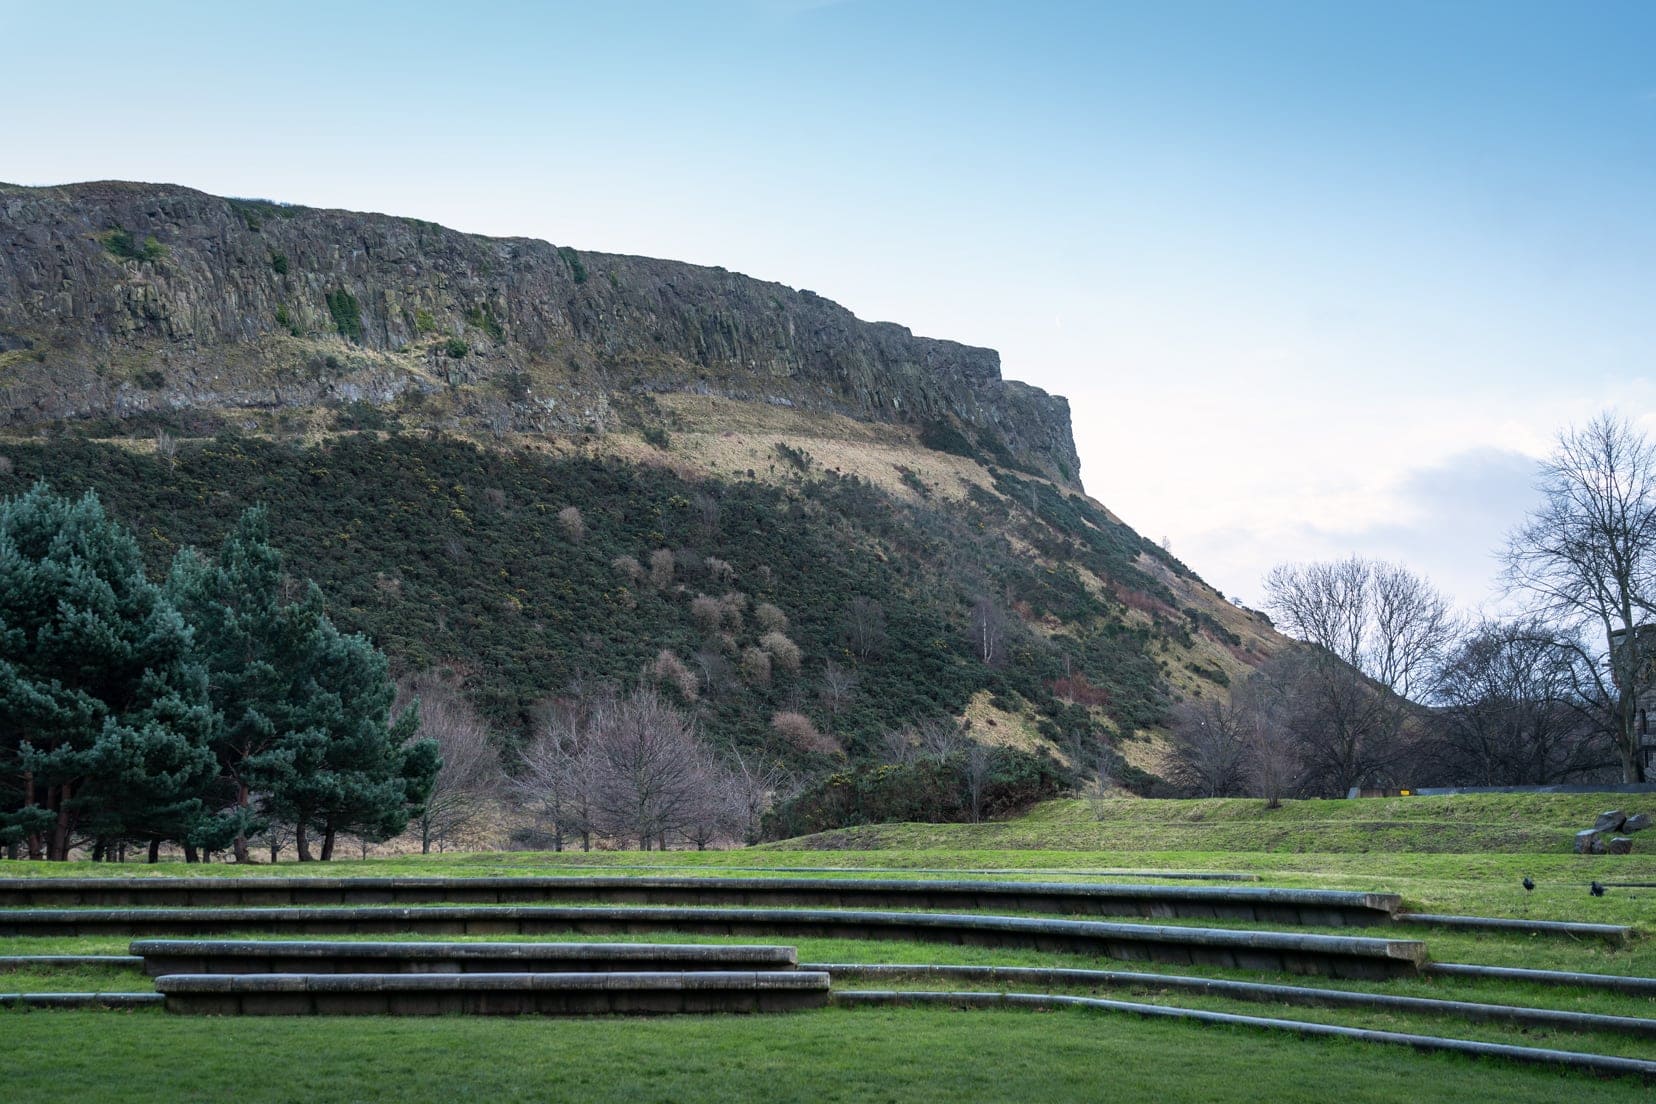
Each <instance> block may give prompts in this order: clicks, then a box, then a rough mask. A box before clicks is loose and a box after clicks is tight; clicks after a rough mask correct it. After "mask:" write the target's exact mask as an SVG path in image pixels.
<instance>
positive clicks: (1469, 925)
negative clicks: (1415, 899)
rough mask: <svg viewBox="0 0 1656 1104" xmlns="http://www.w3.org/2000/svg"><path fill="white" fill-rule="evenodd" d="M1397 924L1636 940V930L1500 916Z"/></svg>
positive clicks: (1417, 918) (1402, 918) (1436, 917)
mask: <svg viewBox="0 0 1656 1104" xmlns="http://www.w3.org/2000/svg"><path fill="white" fill-rule="evenodd" d="M1397 921H1398V923H1402V924H1423V925H1425V926H1427V927H1433V928H1460V929H1464V930H1469V931H1502V932H1518V933H1520V934H1522V935H1562V936H1565V937H1566V938H1569V939H1602V940H1604V941H1605V942H1607V943H1629V942H1632V940H1633V929H1632V928H1629V927H1624V926H1622V925H1620V924H1582V923H1576V922H1574V921H1565V920H1517V919H1511V918H1508V917H1499V916H1445V915H1441V914H1438V913H1431V912H1404V913H1399V914H1398V915H1397Z"/></svg>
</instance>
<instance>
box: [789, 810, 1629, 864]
mask: <svg viewBox="0 0 1656 1104" xmlns="http://www.w3.org/2000/svg"><path fill="white" fill-rule="evenodd" d="M1623 801H1626V802H1627V803H1628V804H1626V805H1621V804H1620V803H1621V802H1623ZM1614 807H1623V808H1631V809H1634V810H1637V809H1641V808H1645V807H1650V808H1651V809H1652V810H1653V811H1656V795H1653V796H1652V797H1650V798H1646V797H1644V796H1642V795H1622V794H1467V795H1460V796H1452V797H1400V798H1388V799H1366V800H1361V801H1320V800H1318V801H1285V802H1283V803H1282V806H1281V808H1278V809H1267V808H1266V807H1265V803H1264V802H1263V801H1260V800H1257V799H1251V798H1210V799H1205V800H1145V799H1142V798H1115V799H1111V800H1104V801H1085V800H1070V801H1048V802H1045V803H1043V804H1041V805H1039V806H1037V807H1036V808H1035V809H1033V810H1032V811H1031V812H1030V813H1029V814H1028V815H1026V816H1023V817H1019V818H1016V819H1013V820H1006V821H997V822H994V823H988V824H877V825H868V826H865V827H858V828H844V829H839V830H837V831H833V832H823V833H820V834H818V835H816V836H807V837H804V838H802V839H799V840H790V841H786V842H784V843H782V844H775V845H771V846H777V847H788V848H799V847H805V848H812V849H824V850H863V849H874V850H882V851H884V850H892V849H897V850H936V849H948V850H973V851H975V850H1041V851H1151V852H1155V851H1174V852H1190V851H1224V852H1262V851H1264V852H1338V853H1349V854H1372V853H1376V852H1408V853H1411V854H1421V853H1449V854H1465V853H1473V852H1488V851H1494V852H1522V853H1528V854H1536V853H1541V854H1546V853H1561V854H1568V853H1569V852H1570V849H1571V844H1572V837H1573V836H1574V835H1575V833H1576V832H1577V831H1579V830H1580V829H1582V828H1590V827H1592V825H1593V819H1594V817H1596V816H1597V815H1598V813H1599V812H1600V811H1602V810H1604V809H1608V808H1614ZM1645 838H1646V839H1649V840H1650V841H1651V844H1652V845H1653V846H1656V832H1653V833H1651V835H1650V836H1647V837H1645ZM1635 847H1637V844H1636V845H1635ZM1600 857H1604V856H1600Z"/></svg>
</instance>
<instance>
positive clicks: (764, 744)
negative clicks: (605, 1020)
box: [0, 431, 1241, 766]
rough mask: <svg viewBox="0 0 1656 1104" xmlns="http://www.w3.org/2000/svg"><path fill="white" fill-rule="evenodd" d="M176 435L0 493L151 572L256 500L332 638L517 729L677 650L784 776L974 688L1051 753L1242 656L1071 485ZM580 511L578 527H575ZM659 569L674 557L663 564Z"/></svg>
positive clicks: (11, 451) (130, 444) (1105, 730)
mask: <svg viewBox="0 0 1656 1104" xmlns="http://www.w3.org/2000/svg"><path fill="white" fill-rule="evenodd" d="M634 440H636V439H634ZM162 445H163V447H161V448H157V447H155V446H154V444H153V442H150V441H131V440H128V441H122V442H109V441H95V440H88V439H83V438H78V437H66V438H61V439H57V440H52V441H50V442H40V441H36V440H27V441H14V442H11V443H8V444H6V445H5V446H4V457H5V461H6V463H5V464H4V465H0V493H7V494H10V493H16V492H18V491H20V490H22V489H24V488H26V487H27V486H29V485H30V484H31V483H32V482H34V481H35V480H37V479H42V478H44V479H48V480H49V481H50V482H51V483H52V485H53V486H54V488H55V489H57V490H59V491H61V492H70V493H78V492H80V491H83V490H96V491H97V492H98V493H99V494H100V495H101V496H102V497H103V499H104V501H105V503H106V504H107V506H108V507H109V509H110V511H111V512H112V513H113V514H114V515H115V516H116V517H118V518H121V519H122V520H124V521H125V522H126V523H128V524H129V525H131V526H132V527H133V528H134V529H135V530H136V532H137V534H138V536H139V538H140V540H141V541H142V542H143V544H144V546H145V550H146V554H147V555H148V557H149V558H150V561H151V565H152V567H153V569H154V570H155V571H156V572H157V573H159V572H161V571H163V570H164V569H165V566H166V564H167V562H168V561H169V559H170V557H171V556H172V554H173V553H174V552H175V551H176V550H177V549H178V548H180V547H182V546H185V545H192V544H193V545H197V546H204V547H206V546H212V545H214V544H216V542H217V541H218V540H219V539H220V538H221V537H222V535H223V534H224V532H225V531H226V529H227V528H228V527H229V526H230V525H231V524H232V522H233V521H234V519H235V517H236V516H237V514H238V513H239V511H240V510H241V509H242V508H243V507H244V506H245V505H247V504H251V503H254V502H264V503H267V504H268V505H269V506H270V507H271V522H272V528H273V538H274V540H275V542H276V543H277V544H278V546H279V547H281V548H282V549H283V550H284V551H285V552H286V553H287V556H288V563H289V565H290V569H291V570H293V571H294V572H295V573H296V574H301V573H302V574H304V575H308V576H310V577H311V578H314V579H315V580H316V581H317V582H318V583H319V584H320V585H321V587H322V589H323V591H324V593H325V594H326V596H327V598H328V601H329V609H330V612H331V614H332V615H333V616H334V618H335V619H336V620H337V621H338V622H339V623H341V624H342V625H343V626H345V627H347V628H349V629H352V630H359V631H363V632H366V633H367V634H369V635H370V636H371V637H372V638H373V639H374V640H375V641H376V642H377V643H378V644H379V645H380V646H381V647H383V648H384V649H386V650H387V651H388V652H389V653H390V654H391V655H392V657H393V659H394V661H395V663H396V664H397V666H398V667H399V668H401V669H405V670H408V669H418V668H423V667H428V666H433V665H438V664H451V665H454V666H456V667H458V668H460V669H461V670H462V671H464V672H466V674H467V675H468V686H469V688H470V691H471V693H472V694H473V696H474V697H475V698H476V700H477V701H478V703H479V704H480V705H481V706H482V708H483V709H484V710H485V712H486V713H487V715H488V716H489V717H490V718H491V719H492V720H493V721H494V722H495V723H496V724H497V725H498V726H499V727H500V728H501V730H502V731H503V733H504V734H505V736H506V738H507V739H508V740H512V739H516V738H518V737H519V736H521V734H522V733H523V732H524V731H525V730H526V728H527V727H528V726H529V725H530V724H531V723H532V716H533V713H534V709H535V706H536V704H537V703H538V702H540V701H542V700H544V699H545V698H546V697H548V696H549V695H554V694H559V693H563V692H565V690H566V689H567V688H568V687H569V686H570V685H571V684H572V683H574V682H576V681H578V680H589V681H590V680H609V681H617V682H628V681H632V680H636V679H638V678H639V677H640V673H641V671H643V670H644V669H645V668H646V667H647V666H649V665H651V664H653V663H654V662H655V661H656V660H657V657H658V656H659V655H660V654H661V653H662V652H663V651H667V652H670V653H672V654H673V656H675V657H676V658H677V659H678V661H679V662H681V663H683V664H684V665H685V666H686V667H687V668H689V669H690V670H691V671H692V672H693V673H694V674H695V675H696V676H697V678H696V679H695V681H694V683H693V684H692V686H691V688H690V691H689V693H687V694H685V697H686V699H688V698H690V697H692V696H693V697H694V701H689V700H686V704H687V705H690V706H692V707H693V708H694V709H695V710H696V712H697V714H698V716H699V718H700V719H701V720H702V722H703V724H704V726H705V728H706V730H707V731H708V732H709V734H710V735H711V736H712V737H713V738H714V739H715V740H718V741H721V742H725V743H730V744H736V745H740V746H744V747H747V748H751V749H762V750H763V751H764V752H766V753H767V754H770V755H773V756H775V757H778V758H782V759H785V760H787V761H789V762H792V763H794V764H795V765H804V766H809V765H811V764H813V763H827V762H830V761H832V760H833V759H834V757H835V755H836V754H838V752H839V751H843V752H844V753H847V754H849V755H850V756H851V757H852V758H853V759H858V758H866V757H868V756H869V755H870V754H871V753H872V750H873V749H874V747H875V746H876V745H877V742H878V740H879V738H880V736H881V735H882V734H883V733H884V732H886V731H888V730H890V729H894V728H897V727H900V726H902V725H904V724H909V723H913V722H915V721H918V720H922V719H925V718H928V717H937V716H960V715H963V714H965V713H966V712H967V711H968V707H969V706H970V705H971V704H972V703H973V702H974V700H975V701H977V702H978V703H979V704H980V705H981V706H982V708H981V709H979V710H978V714H979V716H980V717H981V718H982V724H983V726H984V728H983V732H984V734H985V735H989V734H990V733H989V729H991V728H994V727H997V726H998V725H999V723H1000V722H997V720H996V718H997V717H998V718H1000V719H1001V721H1005V722H1009V723H1010V726H1011V727H1022V728H1026V729H1027V730H1028V731H1029V732H1030V733H1031V734H1032V735H1033V736H1035V737H1037V738H1038V739H1039V740H1040V741H1042V742H1044V743H1045V744H1046V745H1047V746H1048V747H1050V748H1052V749H1056V750H1057V753H1058V754H1059V756H1060V757H1061V756H1062V754H1063V752H1062V749H1063V748H1064V747H1066V746H1068V747H1079V746H1085V745H1086V744H1087V743H1089V742H1091V741H1095V740H1097V739H1099V738H1101V737H1117V736H1131V735H1132V734H1134V733H1136V732H1139V731H1141V730H1144V729H1147V728H1150V727H1153V726H1155V725H1156V724H1158V722H1159V721H1160V720H1161V718H1162V716H1163V713H1164V710H1165V708H1166V705H1167V702H1168V700H1169V696H1170V693H1171V690H1170V679H1171V678H1172V677H1173V668H1172V659H1173V650H1175V649H1183V650H1184V651H1185V652H1186V653H1189V652H1190V650H1191V649H1193V648H1195V647H1197V644H1198V641H1200V642H1201V643H1202V646H1203V647H1206V648H1209V649H1216V650H1220V651H1224V650H1225V649H1236V650H1240V648H1239V647H1238V646H1239V645H1240V643H1241V638H1240V637H1238V636H1237V635H1236V634H1235V633H1234V632H1233V631H1232V630H1230V629H1227V628H1226V627H1224V626H1223V625H1221V624H1219V623H1218V622H1217V621H1216V620H1215V619H1214V618H1213V617H1212V616H1211V615H1205V614H1203V613H1202V612H1200V611H1198V610H1195V609H1194V608H1193V609H1191V610H1189V611H1187V612H1181V611H1180V610H1179V609H1178V608H1177V604H1178V602H1179V596H1178V595H1177V594H1176V593H1175V592H1174V590H1173V589H1172V588H1171V586H1170V585H1169V583H1168V581H1167V580H1173V581H1175V582H1178V583H1179V584H1180V585H1181V586H1183V587H1186V588H1188V587H1191V586H1194V585H1199V584H1195V583H1194V581H1193V580H1192V579H1191V577H1190V576H1189V573H1188V571H1186V570H1185V569H1184V568H1183V567H1182V565H1179V564H1177V563H1176V561H1172V560H1170V559H1168V558H1167V557H1165V555H1164V554H1162V553H1161V552H1160V550H1159V549H1156V548H1154V546H1152V545H1149V544H1148V542H1145V541H1143V540H1142V539H1141V538H1139V537H1138V536H1137V535H1136V534H1134V533H1133V532H1132V531H1131V530H1130V529H1128V528H1127V527H1126V526H1124V525H1122V524H1121V523H1120V522H1119V521H1117V520H1116V519H1114V518H1113V517H1111V516H1109V515H1108V514H1107V513H1106V512H1104V511H1103V510H1101V509H1100V508H1098V507H1097V506H1096V504H1093V503H1091V502H1090V501H1088V500H1086V499H1084V498H1082V497H1081V496H1079V495H1075V494H1072V493H1068V492H1062V491H1060V490H1058V489H1056V488H1054V487H1053V486H1051V485H1050V484H1046V483H1043V482H1040V481H1038V480H1029V479H1027V478H1023V477H1017V476H1013V475H1010V474H1008V473H1004V472H1000V471H996V470H989V469H977V471H978V472H979V477H978V478H979V481H976V482H967V483H966V484H964V492H963V493H964V497H962V498H960V499H945V500H940V501H938V502H935V503H932V502H928V501H927V499H926V497H925V496H921V495H918V494H916V495H915V496H914V497H912V498H908V499H905V498H903V497H900V496H898V495H895V494H893V493H891V492H890V491H887V490H883V489H881V488H880V487H878V486H876V485H875V484H874V483H873V482H872V481H871V480H868V479H865V478H862V477H860V476H858V475H854V474H845V473H842V472H839V471H835V470H832V469H830V468H825V467H824V466H823V465H822V464H821V463H820V462H818V461H817V460H815V459H814V458H813V457H812V456H811V455H810V454H809V453H808V452H807V451H806V450H805V449H803V448H801V447H796V446H789V445H787V444H786V443H785V442H781V441H777V442H773V443H770V444H769V446H768V457H769V458H768V460H767V461H766V462H765V467H766V471H765V475H764V477H763V478H761V477H760V475H759V473H758V472H754V477H753V478H746V477H742V478H731V477H721V476H718V475H711V474H707V473H706V472H705V471H701V470H688V471H687V470H683V469H682V468H679V467H674V466H670V465H671V461H672V460H673V457H672V454H671V453H664V452H660V451H659V450H655V449H647V448H646V449H643V450H642V451H643V452H644V453H645V454H646V456H645V457H640V458H622V457H610V456H597V455H570V454H557V453H552V452H549V451H543V450H537V449H532V448H527V447H519V448H510V447H489V448H484V447H478V446H477V445H475V444H472V443H469V442H467V441H464V440H458V439H454V438H450V437H441V436H433V435H419V436H413V435H400V434H394V433H393V434H386V433H381V432H374V431H363V432H341V433H337V434H334V435H330V436H327V437H324V438H322V439H320V440H318V441H313V442H312V443H301V442H298V441H279V440H273V439H270V438H267V437H260V436H244V435H241V434H237V433H224V434H220V435H219V436H217V437H213V438H200V439H193V440H184V441H182V442H178V441H176V440H173V441H168V440H167V439H165V438H163V440H162ZM646 459H653V460H654V461H655V462H646ZM778 469H780V471H778ZM569 508H574V509H575V510H578V511H579V512H580V515H581V519H582V522H581V529H582V530H583V532H581V533H580V534H574V533H572V532H571V531H570V528H569V526H568V524H567V518H565V517H560V514H561V513H563V512H564V511H566V510H567V509H569ZM663 550H665V551H663ZM652 555H655V556H657V557H658V558H659V557H660V556H662V555H666V556H667V558H668V567H667V570H666V573H665V575H662V574H661V573H660V571H659V568H658V566H657V565H656V564H654V563H652ZM629 558H630V560H629ZM634 565H636V566H634ZM698 598H704V599H711V600H714V601H717V602H719V603H721V609H720V611H716V612H714V613H712V614H710V613H709V608H708V606H707V603H706V602H703V603H702V604H701V606H700V607H698V605H697V599H698ZM858 602H861V603H863V608H864V609H865V610H866V609H867V608H868V607H869V606H870V605H873V606H877V608H878V617H879V621H880V624H879V626H878V627H877V632H876V633H875V634H874V639H873V640H872V641H869V640H861V641H859V640H858V639H856V638H855V634H854V633H853V630H852V628H851V624H850V622H851V621H852V619H853V606H854V605H855V604H856V603H858ZM983 602H987V603H989V604H991V605H992V606H993V607H994V609H995V610H996V613H997V615H998V616H1000V617H1001V619H1002V621H1001V625H1000V628H999V630H998V631H999V632H1000V633H1001V634H1002V636H1003V639H1002V640H1001V641H1000V644H999V648H998V651H997V653H996V655H995V656H994V657H993V658H992V659H991V660H990V661H989V662H985V661H984V658H983V656H982V655H981V654H980V650H979V645H980V641H979V640H978V638H977V634H976V632H975V629H974V623H973V617H974V607H976V606H977V605H979V604H980V603H983ZM761 604H768V605H770V606H773V607H775V608H776V610H779V611H780V613H781V615H782V616H784V617H785V619H786V626H785V628H784V629H783V630H782V631H783V632H784V634H785V635H786V636H787V637H788V638H789V639H790V640H792V641H793V642H794V643H795V644H797V645H798V648H799V652H800V656H799V662H798V667H797V670H795V669H792V668H791V665H790V664H789V663H787V662H784V661H783V658H782V657H781V655H780V654H778V655H777V656H776V657H774V659H773V662H771V664H770V670H769V673H768V676H767V675H764V674H763V673H762V672H761V673H757V674H756V673H755V672H754V671H753V670H751V669H750V668H749V667H748V665H747V660H748V657H749V654H750V653H752V652H753V651H755V650H761V649H763V648H764V646H765V643H766V640H765V634H766V632H767V631H769V630H768V628H767V625H766V624H765V623H764V618H763V616H762V614H761V611H760V608H759V607H760V606H761ZM766 616H771V617H772V618H773V620H774V614H768V615H766ZM710 617H714V618H716V619H717V622H718V623H717V624H716V625H715V624H713V623H712V622H711V621H710V620H709V618H710ZM1229 641H1234V642H1236V643H1235V644H1231V643H1227V642H1229ZM829 664H834V665H835V666H837V667H839V668H840V669H841V670H843V671H846V672H849V673H850V674H851V675H852V676H853V678H854V679H855V682H856V685H855V688H854V690H853V691H852V692H851V693H850V694H849V695H847V696H845V698H844V700H843V701H841V702H838V703H832V704H831V703H829V702H828V701H827V700H826V699H825V698H824V697H823V695H822V693H821V690H822V686H823V682H824V677H825V675H826V673H827V670H828V666H829ZM1191 667H1201V664H1200V663H1198V662H1195V661H1190V662H1187V663H1186V664H1185V665H1184V666H1183V668H1181V678H1182V679H1184V680H1188V679H1191V678H1197V679H1200V678H1204V677H1205V678H1211V679H1215V680H1218V681H1221V682H1222V681H1225V679H1226V676H1225V675H1224V674H1223V672H1222V671H1218V669H1217V666H1216V667H1215V668H1214V670H1213V671H1212V672H1207V669H1206V668H1203V671H1204V672H1206V673H1205V674H1203V675H1192V674H1191V673H1190V668H1191ZM1209 685H1213V684H1212V683H1209ZM783 710H793V711H798V712H803V713H805V714H807V715H809V716H810V717H811V718H812V720H813V721H814V722H815V723H816V725H817V727H818V728H819V729H820V730H821V731H822V732H823V733H826V734H827V735H828V736H829V741H828V742H827V743H825V744H817V745H816V746H812V747H800V746H790V745H789V744H788V743H787V741H786V740H784V739H782V738H781V737H779V736H777V735H776V734H775V733H774V732H773V731H772V729H771V727H770V719H771V717H772V716H773V714H775V713H776V712H778V711H783ZM995 742H1002V743H1008V744H1012V743H1016V742H1018V741H1017V740H1016V739H1014V738H1013V737H1012V735H1011V734H1010V733H1008V734H1007V736H1006V738H1004V739H1001V740H997V741H995ZM1025 746H1026V747H1027V746H1029V744H1028V742H1027V741H1025ZM836 749H838V751H836Z"/></svg>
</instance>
